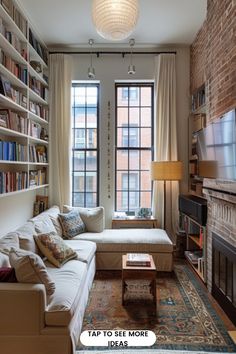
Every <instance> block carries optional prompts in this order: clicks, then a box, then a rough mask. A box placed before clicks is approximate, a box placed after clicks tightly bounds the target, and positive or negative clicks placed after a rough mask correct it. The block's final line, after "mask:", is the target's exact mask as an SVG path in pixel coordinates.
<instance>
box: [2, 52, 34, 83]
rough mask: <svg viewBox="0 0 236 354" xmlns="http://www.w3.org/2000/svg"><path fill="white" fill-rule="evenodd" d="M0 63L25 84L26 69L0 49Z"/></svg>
mask: <svg viewBox="0 0 236 354" xmlns="http://www.w3.org/2000/svg"><path fill="white" fill-rule="evenodd" d="M0 63H1V64H2V65H3V66H5V68H7V69H8V70H9V71H10V72H11V73H12V74H14V75H15V76H16V77H17V78H18V79H20V80H21V81H22V82H24V83H25V84H26V85H27V83H28V70H27V68H25V67H23V66H22V65H20V64H18V63H17V62H16V61H15V60H13V59H12V58H11V57H10V56H8V55H6V54H5V53H4V52H3V51H2V50H1V49H0Z"/></svg>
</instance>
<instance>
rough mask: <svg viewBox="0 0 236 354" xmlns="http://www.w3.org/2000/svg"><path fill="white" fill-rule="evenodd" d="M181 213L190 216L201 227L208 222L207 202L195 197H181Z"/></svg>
mask: <svg viewBox="0 0 236 354" xmlns="http://www.w3.org/2000/svg"><path fill="white" fill-rule="evenodd" d="M179 211H180V212H182V213H184V214H186V215H188V216H189V217H191V218H192V219H193V220H195V221H197V222H198V223H199V224H200V225H203V226H204V225H206V222H207V201H206V200H205V199H203V198H200V197H197V196H195V195H182V194H181V195H179Z"/></svg>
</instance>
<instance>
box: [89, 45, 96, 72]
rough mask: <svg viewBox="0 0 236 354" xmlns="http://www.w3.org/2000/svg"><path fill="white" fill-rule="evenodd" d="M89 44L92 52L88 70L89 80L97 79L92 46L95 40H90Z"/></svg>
mask: <svg viewBox="0 0 236 354" xmlns="http://www.w3.org/2000/svg"><path fill="white" fill-rule="evenodd" d="M88 44H89V45H90V47H91V52H90V66H89V68H88V78H89V79H95V69H94V67H93V58H92V46H93V44H94V40H93V39H89V41H88Z"/></svg>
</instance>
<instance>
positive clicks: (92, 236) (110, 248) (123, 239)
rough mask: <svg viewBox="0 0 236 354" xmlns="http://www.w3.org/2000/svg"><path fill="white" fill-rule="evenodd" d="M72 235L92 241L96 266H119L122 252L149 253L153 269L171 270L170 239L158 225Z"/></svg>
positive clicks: (111, 268)
mask: <svg viewBox="0 0 236 354" xmlns="http://www.w3.org/2000/svg"><path fill="white" fill-rule="evenodd" d="M75 239H83V240H86V241H93V242H96V244H97V251H96V268H97V269H99V270H103V269H104V270H105V269H107V270H109V269H110V270H113V269H119V270H121V259H122V255H123V254H126V253H149V254H151V255H152V256H153V259H154V262H155V265H156V268H157V271H161V272H171V271H172V267H173V243H172V242H171V240H170V238H169V237H168V235H167V233H166V231H165V230H162V229H105V230H103V231H102V232H99V233H91V232H86V233H83V234H80V235H78V236H76V237H75Z"/></svg>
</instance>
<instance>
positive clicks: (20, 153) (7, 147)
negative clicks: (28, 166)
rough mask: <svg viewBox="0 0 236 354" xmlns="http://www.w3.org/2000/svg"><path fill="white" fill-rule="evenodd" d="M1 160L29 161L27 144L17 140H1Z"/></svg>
mask: <svg viewBox="0 0 236 354" xmlns="http://www.w3.org/2000/svg"><path fill="white" fill-rule="evenodd" d="M0 160H5V161H27V146H25V145H22V144H19V143H18V142H16V141H13V142H12V141H2V140H0Z"/></svg>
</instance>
